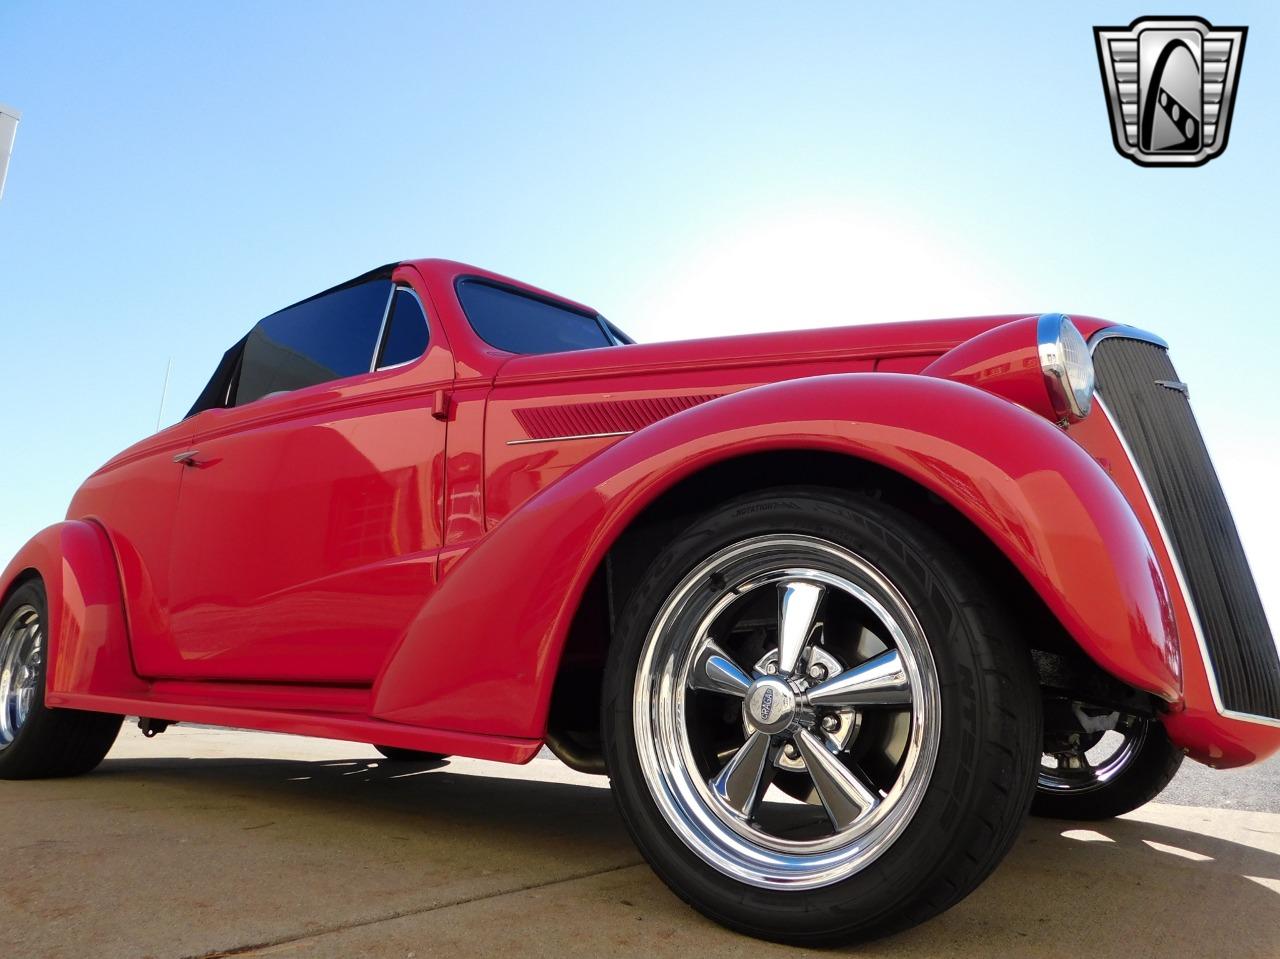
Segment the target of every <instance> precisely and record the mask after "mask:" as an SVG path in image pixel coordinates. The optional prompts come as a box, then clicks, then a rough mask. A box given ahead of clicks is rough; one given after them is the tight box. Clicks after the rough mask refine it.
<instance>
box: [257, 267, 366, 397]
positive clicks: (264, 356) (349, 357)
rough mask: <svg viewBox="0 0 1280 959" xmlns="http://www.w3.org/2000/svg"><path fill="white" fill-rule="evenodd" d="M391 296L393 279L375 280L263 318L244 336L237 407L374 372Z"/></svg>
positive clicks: (304, 302) (336, 291) (345, 288)
mask: <svg viewBox="0 0 1280 959" xmlns="http://www.w3.org/2000/svg"><path fill="white" fill-rule="evenodd" d="M390 296H391V281H390V280H373V281H371V282H368V283H360V284H357V285H356V286H348V287H343V288H342V289H339V290H334V291H333V292H332V293H326V294H324V295H323V296H317V297H313V298H312V299H310V300H305V301H303V302H302V303H299V304H297V305H296V306H290V307H287V308H286V309H283V310H281V311H280V312H279V313H272V314H271V315H270V316H268V317H267V318H266V319H264V320H261V321H260V322H259V323H258V325H257V326H255V327H254V328H253V331H252V332H250V334H249V337H248V339H246V340H245V344H244V359H243V360H242V361H241V364H240V379H239V383H238V385H237V386H236V397H235V404H234V405H236V406H243V405H244V404H245V403H252V402H253V401H254V400H257V399H261V398H262V397H264V396H266V395H267V394H269V393H278V392H282V391H288V390H298V389H302V388H303V387H304V386H315V385H316V384H317V383H327V382H328V381H330V380H336V379H341V378H342V377H344V376H354V375H356V374H357V373H367V372H369V370H370V368H371V367H372V366H373V351H374V350H375V349H376V348H377V345H378V333H379V331H380V330H381V328H382V318H383V316H384V315H385V314H386V310H387V299H388V297H390Z"/></svg>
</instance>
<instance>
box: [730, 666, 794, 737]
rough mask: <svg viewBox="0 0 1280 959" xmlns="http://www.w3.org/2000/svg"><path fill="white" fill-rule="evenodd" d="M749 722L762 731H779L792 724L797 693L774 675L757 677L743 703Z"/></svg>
mask: <svg viewBox="0 0 1280 959" xmlns="http://www.w3.org/2000/svg"><path fill="white" fill-rule="evenodd" d="M742 708H743V709H744V710H746V713H747V722H749V723H750V724H751V725H752V726H754V727H755V728H756V729H758V730H760V731H761V732H762V733H779V732H782V730H784V729H786V728H787V727H788V726H790V725H791V720H792V718H793V717H794V716H795V712H796V694H795V691H794V690H792V688H791V687H790V686H789V685H787V683H786V682H785V681H784V680H781V679H778V678H777V677H774V676H766V677H764V678H763V679H757V680H756V681H755V682H754V683H752V684H751V689H749V690H748V691H747V698H746V701H745V702H744V703H743V707H742Z"/></svg>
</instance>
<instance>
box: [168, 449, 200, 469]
mask: <svg viewBox="0 0 1280 959" xmlns="http://www.w3.org/2000/svg"><path fill="white" fill-rule="evenodd" d="M199 455H200V451H199V450H183V451H182V452H181V453H174V454H173V461H174V462H175V463H181V464H182V465H183V466H195V465H196V457H197V456H199Z"/></svg>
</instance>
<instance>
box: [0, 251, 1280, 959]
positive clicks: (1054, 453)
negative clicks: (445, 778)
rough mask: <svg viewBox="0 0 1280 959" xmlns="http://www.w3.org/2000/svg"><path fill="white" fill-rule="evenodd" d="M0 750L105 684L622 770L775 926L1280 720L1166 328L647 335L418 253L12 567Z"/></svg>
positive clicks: (311, 731)
mask: <svg viewBox="0 0 1280 959" xmlns="http://www.w3.org/2000/svg"><path fill="white" fill-rule="evenodd" d="M0 589H2V590H3V597H4V606H3V610H2V611H0V630H2V632H0V710H2V712H0V776H3V777H9V778H18V777H35V776H60V775H72V774H76V773H83V772H86V771H88V770H90V769H92V768H93V767H94V766H95V765H97V764H98V763H99V761H100V760H101V759H102V758H103V756H104V754H105V753H106V752H107V750H108V748H109V747H110V746H111V743H112V741H113V740H114V738H115V736H116V733H117V731H118V729H119V728H120V724H121V717H122V716H125V715H132V716H140V717H143V718H142V720H141V722H142V723H143V724H144V728H149V729H151V730H153V731H154V730H157V729H162V728H163V726H164V725H166V724H168V723H172V722H201V723H212V724H220V725H227V726H238V727H247V728H252V729H261V730H276V731H281V732H289V733H301V734H306V735H313V736H327V737H333V738H338V739H345V740H350V741H355V742H363V743H369V744H376V745H377V747H378V748H379V749H380V750H382V751H383V752H384V754H386V755H387V757H388V759H389V760H393V761H394V760H404V759H410V760H411V759H414V758H419V759H420V758H423V757H427V756H433V755H434V756H436V757H439V756H443V755H463V756H474V757H481V758H485V759H494V760H502V761H506V762H514V763H520V762H525V761H526V760H528V759H530V758H531V757H532V756H534V754H535V753H537V752H538V750H539V749H540V748H541V747H542V746H543V745H544V744H546V745H548V746H549V747H550V748H551V749H552V751H554V752H555V753H556V754H557V755H558V756H559V757H560V758H561V759H563V760H564V762H566V763H567V764H569V765H570V766H572V767H574V768H576V769H579V770H586V771H591V772H601V773H606V772H607V774H608V775H609V776H610V777H611V779H612V785H613V790H614V793H615V795H616V797H617V803H618V806H619V809H620V811H621V814H622V818H623V819H624V820H625V822H626V825H627V827H628V829H629V830H630V832H631V834H632V835H633V837H634V838H635V841H636V843H637V845H638V846H639V847H640V849H641V850H642V851H643V853H644V855H645V857H646V858H647V859H648V860H649V862H650V863H651V864H652V865H653V868H654V869H655V871H656V872H657V873H658V874H659V875H660V876H661V877H662V879H663V880H665V881H666V882H667V883H668V884H669V885H670V886H671V888H672V889H674V890H675V891H676V893H678V894H679V895H680V896H681V897H683V898H684V899H685V900H687V901H688V902H689V903H691V904H692V905H694V906H695V907H696V908H698V909H700V910H701V911H702V912H704V913H706V914H707V915H708V916H710V917H712V918H714V919H716V920H718V921H720V922H722V923H725V924H727V925H729V926H731V927H733V928H735V929H739V930H741V931H744V932H747V933H750V934H752V935H757V936H762V937H767V938H773V939H779V940H784V941H790V942H798V943H817V942H825V941H833V940H848V939H853V938H858V937H867V936H871V935H876V934H880V933H884V932H887V931H890V930H894V929H900V928H903V927H905V926H908V925H911V924H913V923H916V922H919V921H921V920H923V919H925V918H927V917H929V916H932V915H934V914H936V913H938V912H940V911H941V910H943V909H946V908H947V907H948V906H950V905H952V904H953V903H955V902H957V901H958V900H960V899H961V898H962V897H963V896H964V895H966V894H967V893H968V892H970V891H971V890H972V889H973V888H974V887H975V886H976V885H977V884H978V883H979V882H980V881H981V880H982V879H983V878H984V877H985V876H986V875H987V874H988V873H990V872H991V870H992V869H993V868H994V867H995V866H996V864H997V863H998V862H999V861H1000V859H1001V857H1002V856H1003V855H1004V854H1005V852H1006V851H1007V850H1008V849H1009V847H1010V845H1011V843H1012V842H1013V841H1014V838H1015V836H1016V835H1017V833H1018V829H1019V827H1020V825H1021V823H1022V821H1023V819H1024V816H1025V815H1026V814H1027V811H1028V809H1030V810H1031V811H1032V812H1036V813H1040V814H1044V815H1052V816H1060V817H1070V818H1102V817H1107V816H1114V815H1117V814H1119V813H1123V812H1126V811H1128V810H1131V809H1133V808H1135V807H1136V806H1139V805H1141V804H1142V803H1144V802H1146V801H1147V800H1149V799H1151V798H1152V797H1153V796H1155V795H1156V794H1157V793H1158V792H1159V791H1160V789H1161V788H1162V787H1163V786H1164V785H1165V784H1167V783H1168V782H1169V780H1170V778H1171V777H1172V776H1173V774H1174V772H1175V770H1176V769H1177V767H1178V764H1179V762H1180V761H1181V760H1182V758H1183V756H1184V755H1190V756H1191V757H1192V758H1193V759H1196V760H1198V761H1200V762H1204V763H1208V764H1210V765H1214V766H1220V767H1228V766H1239V765H1243V764H1245V763H1250V762H1256V761H1258V760H1260V759H1263V758H1265V757H1267V756H1268V755H1270V754H1271V753H1273V752H1275V751H1276V749H1277V748H1278V747H1280V660H1278V658H1277V648H1276V644H1275V641H1274V640H1273V638H1272V634H1271V631H1270V628H1269V626H1268V624H1267V621H1266V617H1265V615H1264V612H1263V609H1262V605H1261V602H1260V600H1259V597H1258V593H1257V591H1256V589H1255V587H1254V583H1253V579H1252V576H1251V574H1250V572H1249V568H1248V565H1247V563H1246V560H1245V556H1244V552H1243V550H1242V548H1241V544H1240V540H1239V537H1238V535H1237V532H1236V528H1235V525H1234V523H1233V521H1232V519H1231V514H1230V512H1229V510H1228V508H1227V503H1226V501H1225V499H1224V497H1223V493H1222V490H1221V488H1220V486H1219V484H1218V481H1217V479H1216V477H1215V474H1214V470H1213V466H1212V464H1211V462H1210V460H1209V457H1208V454H1207V452H1206V450H1205V446H1204V443H1203V441H1202V440H1201V437H1200V433H1199V431H1198V429H1197V426H1196V423H1195V420H1194V418H1193V416H1192V413H1191V408H1190V406H1189V405H1188V398H1187V388H1186V386H1185V385H1184V384H1183V383H1182V382H1180V381H1179V379H1178V377H1177V374H1176V373H1175V372H1174V369H1173V366H1172V365H1171V364H1170V361H1169V358H1168V355H1167V347H1166V345H1165V343H1163V342H1162V341H1161V340H1160V339H1159V338H1157V337H1156V336H1153V335H1151V334H1149V333H1145V332H1142V331H1139V330H1136V329H1132V328H1129V327H1125V326H1117V325H1114V324H1112V323H1109V322H1106V321H1103V320H1098V319H1092V318H1087V317H1076V318H1074V319H1070V318H1068V317H1066V316H1063V315H1061V314H1045V315H1040V316H989V317H981V318H971V319H957V320H938V321H930V322H919V323H899V324H881V325H870V326H856V327H848V328H844V329H823V330H809V331H803V332H792V333H776V334H766V335H753V336H738V337H728V338H723V339H708V340H694V341H689V342H681V343H656V344H649V345H636V344H633V343H632V342H631V340H629V339H628V338H627V337H626V336H625V335H624V334H623V333H622V332H621V331H619V330H618V329H617V328H616V327H614V326H613V325H612V324H610V323H609V322H608V321H607V320H605V319H604V318H603V317H602V316H600V314H599V313H597V312H596V311H595V310H592V309H589V308H587V307H585V306H582V305H581V304H578V303H574V302H571V301H569V300H566V299H563V298H561V297H557V296H553V295H551V294H548V293H546V292H544V291H541V290H537V289H534V288H532V287H530V286H528V285H526V284H523V283H518V282H515V281H513V280H510V279H507V278H504V277H501V276H496V275H494V274H492V273H489V272H486V271H484V270H478V269H474V268H472V267H468V266H463V265H461V264H457V263H451V262H446V261H441V260H417V261H409V262H404V263H398V264H394V265H391V266H387V267H384V268H382V269H378V270H374V271H372V272H370V273H367V274H365V275H363V276H360V277H358V278H356V279H354V280H352V281H350V282H348V283H344V284H342V285H341V286H337V287H334V288H333V289H331V290H328V291H326V292H324V293H320V294H318V295H316V296H314V297H311V298H310V299H307V300H304V301H302V302H301V303H298V304H295V305H293V306H290V307H288V308H286V309H283V310H281V311H279V312H277V313H273V314H272V315H270V316H268V317H266V318H265V319H263V320H262V321H261V322H259V323H258V324H257V325H256V326H254V327H253V329H252V330H251V331H250V332H249V333H248V335H247V336H245V338H244V339H242V340H241V341H240V342H239V343H237V344H235V346H233V347H232V348H231V349H230V350H228V351H227V353H226V355H225V356H224V357H223V359H222V362H221V363H220V364H219V365H218V368H217V370H216V372H215V373H214V375H213V378H212V379H211V380H210V381H209V384H208V386H207V387H206V388H205V390H204V392H203V393H202V394H201V396H200V397H199V399H198V401H197V402H196V404H195V406H194V407H193V408H192V410H191V412H190V414H189V415H188V416H187V417H186V418H185V419H184V420H183V421H182V422H181V423H178V424H177V425H175V426H171V427H169V428H168V429H165V430H162V431H161V432H159V433H157V434H156V435H154V436H152V437H150V438H149V439H145V440H143V441H141V442H140V443H138V444H136V445H135V446H133V447H131V448H129V449H127V450H125V451H124V452H123V453H121V454H120V455H118V456H116V457H115V458H114V459H112V460H111V461H110V462H108V463H107V464H106V465H105V466H103V467H102V468H101V469H99V470H98V471H97V472H96V473H94V474H93V475H92V476H91V477H90V478H89V479H88V480H87V481H86V482H85V483H84V485H83V486H82V487H81V489H80V490H79V492H78V493H77V494H76V496H75V498H74V500H73V501H72V503H71V507H70V510H69V511H68V514H67V518H66V520H65V521H64V522H61V523H58V524H57V525H55V526H52V527H50V528H49V529H47V530H45V531H44V532H42V533H40V534H38V535H37V536H36V537H35V538H34V539H32V540H31V542H30V543H29V544H28V545H27V546H26V547H24V548H23V549H22V551H21V552H20V553H19V555H18V556H17V557H16V558H15V559H14V560H13V562H12V563H11V564H10V565H9V567H8V569H7V570H6V571H5V573H4V578H3V580H2V581H0Z"/></svg>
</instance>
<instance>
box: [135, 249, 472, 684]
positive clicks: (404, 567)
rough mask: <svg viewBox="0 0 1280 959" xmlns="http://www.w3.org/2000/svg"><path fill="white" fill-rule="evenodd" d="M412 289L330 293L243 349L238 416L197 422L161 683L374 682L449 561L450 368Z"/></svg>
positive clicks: (369, 287)
mask: <svg viewBox="0 0 1280 959" xmlns="http://www.w3.org/2000/svg"><path fill="white" fill-rule="evenodd" d="M415 277H416V274H412V273H411V271H403V272H397V274H396V275H395V277H394V280H386V279H377V280H372V281H365V282H364V283H359V284H352V285H348V286H346V287H341V288H338V289H336V290H334V291H330V292H329V293H327V294H323V295H321V296H320V297H314V298H312V299H311V300H308V301H304V302H303V303H301V304H298V305H297V306H295V307H291V308H289V309H288V310H283V311H281V312H280V313H277V314H273V315H272V316H270V317H267V318H266V319H265V320H263V321H262V322H261V323H259V324H258V326H257V327H255V329H254V331H253V332H252V333H251V334H250V335H249V337H248V338H247V339H246V341H245V345H244V355H243V358H242V360H241V364H240V371H239V375H238V381H237V383H236V384H235V387H234V394H235V395H234V405H232V406H231V407H230V408H226V409H211V410H207V411H205V412H202V413H200V414H199V415H198V416H197V417H196V418H195V419H196V422H195V436H194V440H193V443H192V446H193V451H192V453H191V456H190V458H189V459H188V460H187V466H186V471H185V473H186V475H185V476H184V478H183V490H182V494H181V496H180V499H179V504H178V514H177V521H176V523H175V530H174V547H173V550H172V553H171V555H172V561H171V569H170V583H171V606H170V623H171V629H172V635H171V642H170V644H169V647H168V648H167V649H165V650H164V651H163V655H162V656H158V657H155V658H154V659H153V660H152V661H151V662H149V663H147V664H146V665H145V667H144V668H145V669H146V670H147V671H148V672H150V673H151V674H152V675H157V676H166V677H172V678H181V679H221V680H246V681H267V682H295V683H323V684H367V683H370V682H372V680H373V678H374V676H375V675H376V673H377V671H378V669H379V667H380V665H381V663H382V661H383V659H384V658H385V657H386V655H387V653H388V652H389V650H390V647H391V645H392V644H393V643H394V642H395V641H396V640H398V639H399V638H400V636H401V634H402V633H403V632H404V630H405V628H406V627H407V625H408V623H409V621H410V620H411V619H412V618H413V616H414V615H415V614H416V613H417V610H418V608H419V607H420V606H421V604H422V602H423V601H424V600H425V598H426V596H427V595H428V593H429V591H430V590H431V588H432V586H433V585H434V576H435V563H436V558H437V554H438V552H439V549H440V545H441V523H442V509H443V489H442V483H443V475H444V474H443V461H444V452H445V422H444V420H443V418H439V417H438V416H437V415H436V414H437V413H438V412H439V411H438V410H437V409H436V408H435V406H436V403H437V401H438V398H439V397H443V396H444V395H446V394H445V392H444V391H445V390H447V388H448V387H449V386H450V385H451V382H452V379H453V361H452V357H451V355H450V353H449V349H448V345H447V343H446V342H445V341H444V339H443V334H442V331H441V329H440V327H439V324H438V323H432V322H431V321H430V319H429V318H428V316H427V312H428V311H427V310H425V309H424V306H423V304H424V303H425V302H426V297H425V294H424V293H423V292H422V291H415V290H414V288H413V286H412V282H411V281H412V280H413V279H414V278H415ZM280 391H287V392H280Z"/></svg>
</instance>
